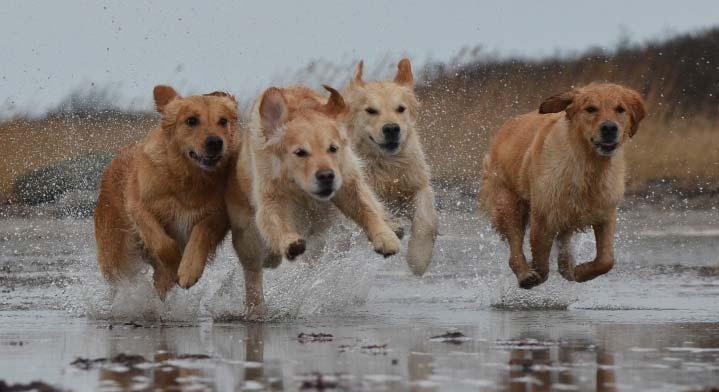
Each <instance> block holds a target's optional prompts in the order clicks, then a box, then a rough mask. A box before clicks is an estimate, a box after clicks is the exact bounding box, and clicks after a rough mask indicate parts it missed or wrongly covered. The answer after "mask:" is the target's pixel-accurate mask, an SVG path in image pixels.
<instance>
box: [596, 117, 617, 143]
mask: <svg viewBox="0 0 719 392" xmlns="http://www.w3.org/2000/svg"><path fill="white" fill-rule="evenodd" d="M599 132H600V133H601V135H602V140H607V141H615V140H617V133H618V132H619V127H617V124H616V123H615V122H613V121H605V122H603V123H602V125H601V126H600V127H599Z"/></svg>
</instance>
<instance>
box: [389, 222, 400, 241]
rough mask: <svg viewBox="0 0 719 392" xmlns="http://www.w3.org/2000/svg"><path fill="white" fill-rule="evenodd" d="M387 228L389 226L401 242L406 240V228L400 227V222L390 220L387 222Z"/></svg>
mask: <svg viewBox="0 0 719 392" xmlns="http://www.w3.org/2000/svg"><path fill="white" fill-rule="evenodd" d="M387 226H389V228H390V229H392V231H393V232H394V235H396V236H397V238H399V239H400V240H401V239H402V238H404V227H402V225H400V223H399V222H398V221H395V220H390V221H387Z"/></svg>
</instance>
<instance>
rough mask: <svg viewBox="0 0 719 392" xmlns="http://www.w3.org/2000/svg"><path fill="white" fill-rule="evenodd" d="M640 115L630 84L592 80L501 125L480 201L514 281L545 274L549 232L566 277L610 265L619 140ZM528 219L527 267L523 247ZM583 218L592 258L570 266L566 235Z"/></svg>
mask: <svg viewBox="0 0 719 392" xmlns="http://www.w3.org/2000/svg"><path fill="white" fill-rule="evenodd" d="M644 116H645V109H644V104H643V101H642V98H641V96H640V95H639V93H637V92H636V91H634V90H630V89H628V88H626V87H623V86H619V85H616V84H599V83H593V84H589V85H587V86H585V87H582V88H577V89H574V90H571V91H568V92H565V93H562V94H558V95H555V96H552V97H550V98H548V99H547V100H545V101H544V102H543V103H542V104H541V105H540V107H539V111H538V112H532V113H528V114H525V115H522V116H519V117H516V118H514V119H512V120H510V121H509V122H507V123H506V124H505V125H504V126H502V127H501V128H500V129H499V131H498V132H497V135H496V137H495V140H494V142H493V144H492V146H491V147H490V150H489V153H488V154H487V155H486V157H485V159H484V162H483V163H484V173H483V177H482V187H481V191H480V202H481V206H482V208H483V210H484V211H485V212H486V213H487V214H488V215H489V217H490V218H491V221H492V225H493V226H494V228H495V229H496V230H497V232H499V234H500V235H501V236H502V237H504V238H505V239H507V241H508V242H509V248H510V256H509V265H510V267H511V268H512V271H513V272H514V274H515V275H516V276H517V279H518V281H519V286H520V287H522V288H526V289H529V288H531V287H534V286H536V285H538V284H541V283H542V282H544V281H545V280H546V279H547V275H548V273H549V253H550V250H551V248H552V243H553V242H554V241H555V240H556V242H557V249H558V260H557V262H558V266H559V272H560V273H561V275H562V276H563V277H564V278H565V279H567V280H570V281H576V282H585V281H588V280H590V279H594V278H596V277H597V276H600V275H602V274H605V273H607V272H609V270H611V269H612V267H613V266H614V250H613V242H614V232H615V225H616V217H615V215H616V208H617V206H618V205H619V203H620V202H621V201H622V198H623V197H624V182H625V161H624V151H623V146H624V144H625V143H626V142H627V140H628V139H629V138H631V137H632V136H634V134H635V133H636V132H637V130H638V129H639V122H640V121H641V120H642V119H643V118H644ZM528 222H529V226H530V230H529V231H530V233H529V239H530V247H531V252H532V266H531V267H530V266H529V265H528V264H527V261H526V259H525V257H524V252H523V249H522V245H523V242H524V235H525V230H526V226H527V223H528ZM588 226H592V228H593V229H594V234H595V237H596V247H597V254H596V258H595V259H594V260H593V261H590V262H587V263H584V264H580V265H577V266H575V261H574V256H573V255H572V252H571V249H570V245H571V239H572V235H573V234H574V232H575V231H578V230H583V229H585V228H586V227H588Z"/></svg>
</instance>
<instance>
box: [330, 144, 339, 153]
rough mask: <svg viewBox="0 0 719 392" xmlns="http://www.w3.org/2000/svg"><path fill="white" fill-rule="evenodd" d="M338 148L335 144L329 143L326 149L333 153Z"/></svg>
mask: <svg viewBox="0 0 719 392" xmlns="http://www.w3.org/2000/svg"><path fill="white" fill-rule="evenodd" d="M339 149H340V148H339V147H337V146H335V145H334V144H332V145H330V148H328V149H327V151H329V152H331V153H333V154H334V153H336V152H337V150H339Z"/></svg>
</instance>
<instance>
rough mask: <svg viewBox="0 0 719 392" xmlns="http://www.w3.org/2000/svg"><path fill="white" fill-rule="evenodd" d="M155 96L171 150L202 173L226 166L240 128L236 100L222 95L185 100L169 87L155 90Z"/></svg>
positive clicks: (194, 97) (157, 87)
mask: <svg viewBox="0 0 719 392" xmlns="http://www.w3.org/2000/svg"><path fill="white" fill-rule="evenodd" d="M153 95H154V97H155V107H156V108H157V111H158V112H160V114H161V115H162V119H161V126H162V129H163V131H164V132H165V135H166V136H167V137H168V140H169V141H170V146H171V147H172V148H174V149H175V150H176V151H177V152H178V153H179V154H181V155H182V156H183V157H184V158H185V159H187V160H188V161H189V162H190V163H191V164H192V165H194V166H196V167H198V168H200V169H203V170H207V171H213V170H215V169H217V168H218V167H221V166H223V164H224V162H226V161H227V160H228V155H229V154H228V153H227V152H228V148H229V147H230V146H231V145H232V138H233V135H234V132H235V127H236V125H237V118H238V115H237V102H236V101H235V98H234V97H233V96H231V95H229V94H227V93H224V92H220V91H215V92H212V93H209V94H205V95H193V96H189V97H186V98H183V97H180V96H179V95H178V94H177V92H176V91H175V90H174V89H173V88H172V87H169V86H155V89H154V91H153Z"/></svg>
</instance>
